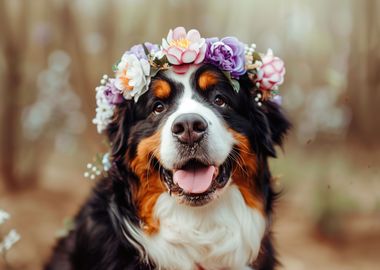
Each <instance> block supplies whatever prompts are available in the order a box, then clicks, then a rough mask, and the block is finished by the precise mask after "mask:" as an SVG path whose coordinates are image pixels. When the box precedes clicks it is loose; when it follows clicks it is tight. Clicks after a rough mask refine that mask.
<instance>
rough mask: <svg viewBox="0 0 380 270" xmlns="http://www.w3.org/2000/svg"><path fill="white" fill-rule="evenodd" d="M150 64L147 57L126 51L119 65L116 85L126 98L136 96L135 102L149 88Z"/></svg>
mask: <svg viewBox="0 0 380 270" xmlns="http://www.w3.org/2000/svg"><path fill="white" fill-rule="evenodd" d="M149 72H150V64H149V62H148V61H147V60H146V59H138V58H137V56H136V55H134V54H132V53H130V52H126V53H124V55H123V57H122V58H121V60H120V63H119V64H118V65H117V71H116V81H115V86H116V87H117V88H118V89H120V90H121V91H122V93H123V96H124V98H125V99H128V100H129V99H132V98H134V100H135V102H137V100H138V99H139V97H140V96H141V95H142V94H144V93H145V92H146V91H147V90H148V85H149V82H150V78H149Z"/></svg>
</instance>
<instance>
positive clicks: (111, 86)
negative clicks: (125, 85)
mask: <svg viewBox="0 0 380 270" xmlns="http://www.w3.org/2000/svg"><path fill="white" fill-rule="evenodd" d="M104 87H105V89H104V97H105V98H106V100H107V102H108V103H109V104H111V105H116V104H120V103H121V102H123V100H124V98H123V95H122V94H121V92H120V90H119V89H117V88H116V86H115V79H109V81H108V82H107V84H106V85H105V86H104Z"/></svg>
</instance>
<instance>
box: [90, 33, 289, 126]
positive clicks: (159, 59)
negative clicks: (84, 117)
mask: <svg viewBox="0 0 380 270" xmlns="http://www.w3.org/2000/svg"><path fill="white" fill-rule="evenodd" d="M201 63H209V64H212V65H214V66H216V67H218V68H220V69H221V70H222V71H223V72H224V73H225V75H226V76H227V78H229V80H230V82H231V85H232V86H233V88H234V89H235V90H236V91H239V87H240V86H239V82H238V81H237V79H239V77H240V76H242V75H243V74H245V73H247V75H248V77H249V78H250V79H251V80H252V82H253V83H255V85H256V86H257V89H258V92H257V95H256V97H255V101H256V102H257V104H258V106H261V105H262V101H266V100H268V99H271V100H272V101H274V102H276V103H278V104H281V96H279V90H278V86H280V85H281V84H282V83H283V81H284V75H285V66H284V62H283V61H282V60H281V59H280V58H278V57H275V56H274V55H273V52H272V50H270V49H269V50H268V52H267V53H266V54H260V53H258V52H256V45H255V44H251V45H250V46H248V45H247V44H244V43H242V42H240V41H239V40H238V39H237V38H236V37H224V38H222V39H218V38H206V39H205V38H202V37H201V35H200V34H199V32H198V31H197V30H195V29H192V30H190V31H188V32H186V30H185V28H183V27H177V28H175V29H174V30H170V31H169V34H168V35H167V37H166V39H165V38H163V39H162V44H161V46H158V45H157V44H152V43H149V42H145V43H143V44H139V45H135V46H133V47H132V48H131V49H130V50H129V51H126V52H125V53H124V54H123V56H122V57H121V59H120V60H119V61H118V62H117V63H116V64H115V65H114V66H113V71H114V73H115V76H114V77H113V78H111V77H108V76H107V75H104V76H103V78H102V79H101V81H100V83H101V85H100V86H98V87H97V88H96V102H97V108H96V117H95V118H94V120H93V123H94V124H96V125H97V129H98V132H99V133H101V132H102V131H104V130H105V129H106V128H107V126H108V124H110V123H111V121H112V117H113V115H114V110H115V108H116V106H117V105H118V104H120V103H122V102H123V101H124V100H132V99H133V100H134V102H137V101H138V99H139V97H140V96H141V95H143V94H144V93H145V92H147V91H148V89H149V83H150V80H151V78H152V77H154V76H155V75H156V74H157V73H158V72H159V71H160V70H167V69H172V70H173V71H174V72H176V73H179V74H181V73H185V72H186V71H187V70H188V68H189V67H190V65H191V64H201Z"/></svg>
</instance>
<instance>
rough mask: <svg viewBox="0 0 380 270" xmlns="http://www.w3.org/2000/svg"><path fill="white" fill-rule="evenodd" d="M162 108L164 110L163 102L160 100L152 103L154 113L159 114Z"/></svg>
mask: <svg viewBox="0 0 380 270" xmlns="http://www.w3.org/2000/svg"><path fill="white" fill-rule="evenodd" d="M164 110H165V106H164V104H162V103H161V102H157V103H156V104H155V105H154V108H153V112H154V113H155V114H160V113H162V112H163V111H164Z"/></svg>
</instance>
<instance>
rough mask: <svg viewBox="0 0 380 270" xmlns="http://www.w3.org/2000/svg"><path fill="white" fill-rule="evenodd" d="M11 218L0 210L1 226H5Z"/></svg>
mask: <svg viewBox="0 0 380 270" xmlns="http://www.w3.org/2000/svg"><path fill="white" fill-rule="evenodd" d="M10 217H11V216H10V215H9V214H8V213H7V212H5V211H4V210H1V209H0V225H1V224H3V223H4V222H5V221H6V220H8V219H9V218H10Z"/></svg>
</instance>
